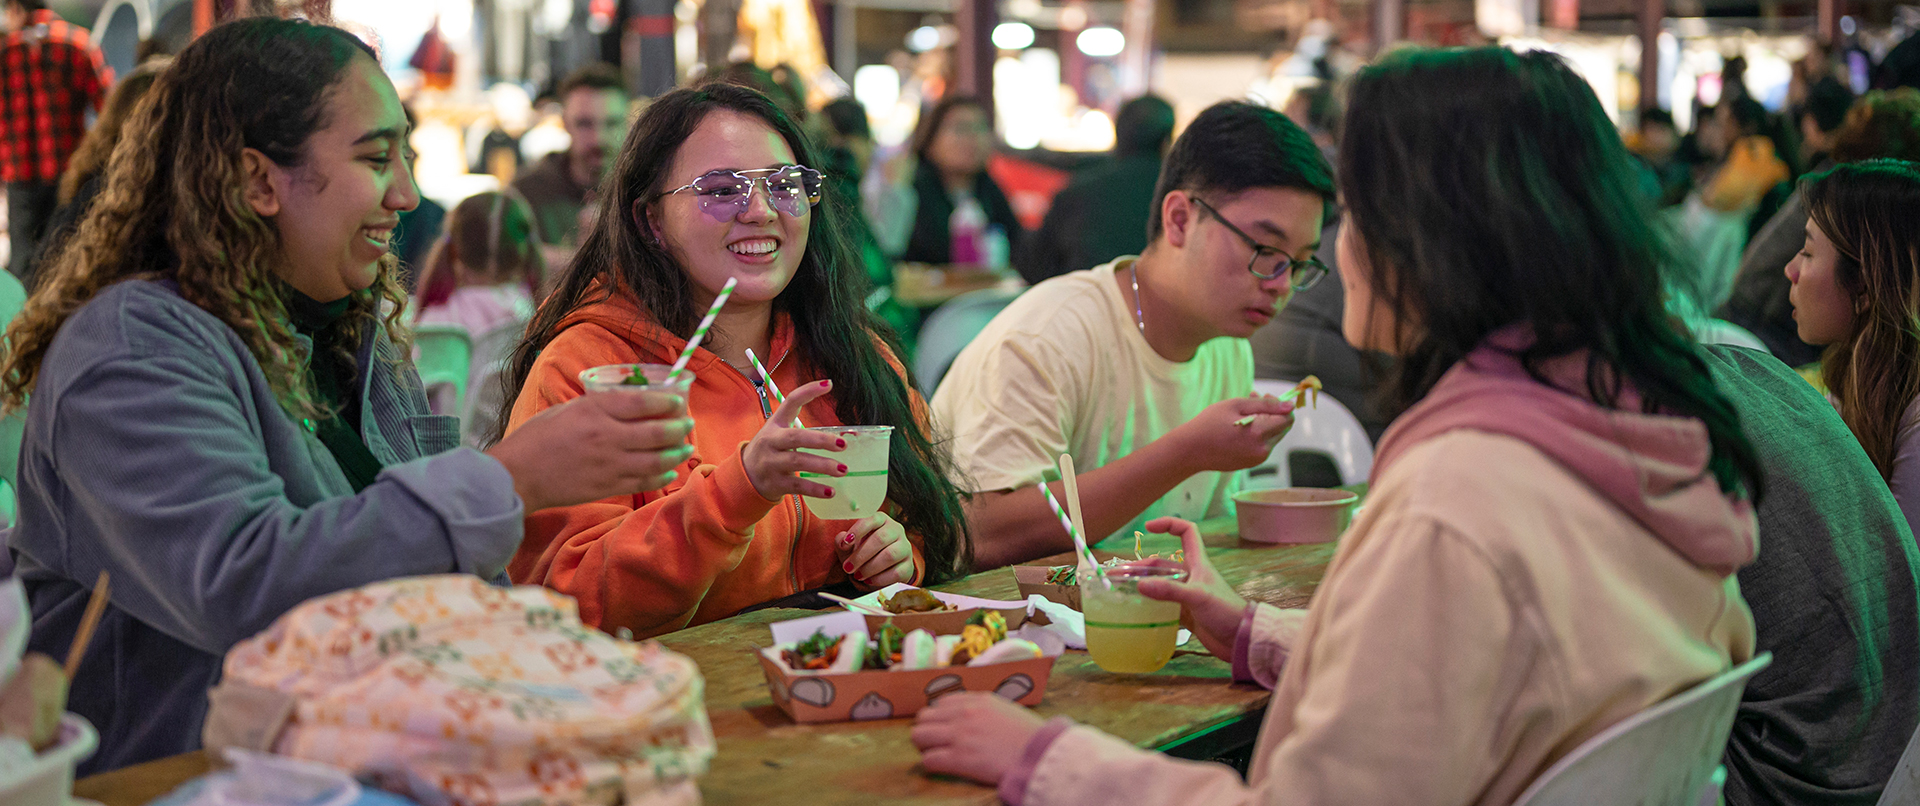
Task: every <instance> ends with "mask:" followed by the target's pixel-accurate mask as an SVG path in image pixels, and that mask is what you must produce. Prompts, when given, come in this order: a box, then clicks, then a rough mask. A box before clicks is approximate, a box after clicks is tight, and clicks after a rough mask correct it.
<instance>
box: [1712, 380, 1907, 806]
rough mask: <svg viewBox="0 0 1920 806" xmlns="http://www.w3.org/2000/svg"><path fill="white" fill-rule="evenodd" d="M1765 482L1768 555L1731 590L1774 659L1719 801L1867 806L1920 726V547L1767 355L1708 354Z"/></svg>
mask: <svg viewBox="0 0 1920 806" xmlns="http://www.w3.org/2000/svg"><path fill="white" fill-rule="evenodd" d="M1706 360H1707V366H1708V368H1709V369H1711V370H1712V373H1713V381H1714V384H1715V385H1716V386H1718V387H1719V389H1720V391H1721V393H1722V394H1724V395H1726V396H1727V398H1728V399H1729V400H1731V401H1732V402H1733V408H1734V411H1735V412H1736V413H1738V414H1739V415H1740V423H1741V425H1742V427H1743V429H1744V431H1745V432H1746V435H1747V438H1748V440H1750V441H1751V442H1752V443H1753V447H1754V450H1755V451H1756V452H1757V453H1758V455H1759V458H1760V466H1761V469H1762V471H1763V472H1764V475H1765V477H1766V489H1767V496H1766V499H1765V500H1763V501H1761V502H1760V505H1759V507H1758V508H1757V509H1756V515H1757V516H1758V520H1759V524H1760V533H1761V534H1762V535H1764V536H1765V537H1766V541H1765V542H1766V550H1764V551H1762V552H1760V557H1759V559H1757V560H1754V562H1753V563H1752V564H1751V565H1748V566H1746V567H1744V568H1742V569H1740V575H1739V576H1740V595H1741V596H1742V597H1744V598H1745V599H1746V601H1747V605H1748V606H1749V607H1750V608H1751V609H1752V610H1753V622H1754V627H1755V628H1756V629H1757V630H1758V632H1759V641H1758V644H1757V646H1756V649H1755V652H1756V653H1758V652H1772V653H1773V664H1772V665H1770V666H1768V667H1767V668H1765V669H1761V670H1760V672H1759V674H1756V675H1754V677H1753V679H1752V680H1749V681H1747V687H1746V692H1745V694H1743V695H1742V696H1741V700H1740V711H1739V715H1738V716H1736V717H1735V718H1734V723H1733V733H1732V735H1731V738H1730V741H1729V743H1728V746H1727V752H1726V761H1725V764H1726V767H1727V785H1726V791H1725V794H1726V802H1727V803H1728V804H1730V806H1762V805H1763V804H1766V805H1768V806H1771V805H1773V804H1780V805H1782V806H1845V805H1847V804H1855V805H1857V806H1874V804H1875V802H1876V801H1878V800H1879V798H1880V790H1881V788H1882V787H1884V786H1885V785H1886V783H1887V781H1888V779H1890V778H1891V777H1892V776H1893V768H1894V765H1895V763H1897V762H1898V761H1899V759H1900V754H1901V753H1902V752H1903V751H1905V750H1906V747H1907V739H1908V737H1910V736H1912V735H1913V730H1914V726H1915V724H1916V723H1917V722H1920V685H1915V681H1916V680H1917V679H1920V613H1917V612H1916V611H1920V593H1916V590H1915V588H1916V585H1920V549H1916V547H1915V545H1914V542H1913V533H1912V532H1911V531H1910V530H1909V529H1908V528H1907V520H1906V518H1905V517H1904V516H1902V515H1901V513H1900V507H1899V505H1898V504H1897V503H1896V502H1895V501H1894V499H1893V496H1892V495H1891V494H1890V493H1889V492H1888V490H1887V485H1886V482H1885V481H1884V480H1882V479H1881V478H1880V473H1879V471H1878V470H1876V469H1875V468H1874V466H1873V462H1872V461H1871V460H1869V459H1868V458H1867V454H1866V452H1865V451H1863V450H1861V449H1860V447H1859V445H1858V443H1856V442H1854V441H1853V439H1852V434H1851V433H1849V432H1848V431H1847V424H1846V422H1845V421H1843V420H1841V419H1840V416H1839V415H1838V414H1837V413H1835V412H1834V410H1833V407H1832V406H1831V405H1828V404H1827V402H1826V401H1825V400H1824V399H1822V398H1821V396H1820V393H1819V392H1817V391H1815V390H1814V388H1813V387H1812V386H1811V385H1809V384H1807V383H1806V381H1804V380H1802V379H1801V378H1800V376H1799V375H1797V374H1795V373H1794V372H1793V370H1791V369H1789V368H1788V367H1787V366H1786V365H1785V364H1782V363H1780V361H1779V360H1778V359H1776V358H1774V357H1772V356H1770V355H1767V354H1766V353H1764V352H1756V351H1752V350H1741V349H1736V348H1733V347H1726V346H1719V345H1709V346H1708V347H1707V348H1706Z"/></svg>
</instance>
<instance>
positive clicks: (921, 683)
mask: <svg viewBox="0 0 1920 806" xmlns="http://www.w3.org/2000/svg"><path fill="white" fill-rule="evenodd" d="M863 621H864V620H863V619H862V618H861V617H860V614H858V613H853V612H845V613H830V614H828V615H824V616H813V617H810V618H803V619H794V620H792V621H783V622H779V623H777V624H773V625H770V626H771V627H772V629H773V634H774V643H775V646H774V647H768V648H764V649H761V650H759V652H758V653H757V654H758V656H759V658H760V668H761V671H763V672H764V673H765V674H766V678H767V690H768V691H769V692H770V693H772V695H773V702H774V704H775V705H778V706H779V707H780V710H782V711H785V712H786V713H787V716H789V717H792V718H793V721H795V722H801V723H809V722H846V721H849V720H852V721H863V720H873V719H892V718H895V717H904V716H912V715H913V714H915V713H918V712H919V711H920V709H921V708H924V707H926V706H927V704H928V703H931V702H933V701H934V700H937V699H939V698H941V697H944V696H946V695H948V694H953V693H955V692H959V691H991V692H993V693H995V694H998V695H1000V696H1002V697H1005V698H1007V699H1009V700H1012V701H1014V702H1017V703H1020V704H1021V705H1029V706H1031V705H1038V704H1039V703H1040V700H1041V698H1042V697H1043V696H1044V695H1045V694H1046V689H1047V679H1048V677H1050V676H1051V675H1052V674H1053V661H1054V658H1056V657H1059V654H1060V651H1061V649H1060V648H1059V647H1057V646H1055V647H1053V648H1051V649H1048V650H1047V651H1048V654H1047V655H1046V656H1044V657H1039V658H1028V659H1026V660H1018V661H1009V662H1007V663H996V664H992V665H989V666H945V667H939V668H933V669H915V670H912V671H866V672H846V673H840V674H821V673H796V672H793V671H791V670H789V669H787V667H786V664H784V663H782V662H781V661H780V650H779V648H778V647H779V645H782V644H787V643H790V642H792V641H797V640H800V639H803V638H805V637H807V636H809V635H812V634H813V632H814V630H816V629H819V630H824V631H825V632H826V633H827V634H828V635H834V634H839V635H845V634H846V633H847V632H853V631H858V630H859V629H860V625H862V623H863ZM896 623H897V622H896ZM903 629H904V627H903ZM929 632H932V631H931V630H929ZM955 632H958V631H957V630H956V631H955ZM935 634H937V635H938V634H946V633H935ZM1044 646H1045V645H1043V647H1044Z"/></svg>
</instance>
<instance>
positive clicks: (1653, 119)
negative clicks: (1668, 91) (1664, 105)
mask: <svg viewBox="0 0 1920 806" xmlns="http://www.w3.org/2000/svg"><path fill="white" fill-rule="evenodd" d="M1649 125H1658V126H1665V127H1667V128H1669V129H1676V128H1679V127H1677V126H1675V125H1674V123H1673V113H1672V112H1668V111H1667V110H1665V109H1660V108H1657V107H1656V108H1654V109H1646V110H1642V111H1641V112H1640V126H1641V128H1645V127H1647V126H1649Z"/></svg>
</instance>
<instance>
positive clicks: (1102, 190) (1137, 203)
mask: <svg viewBox="0 0 1920 806" xmlns="http://www.w3.org/2000/svg"><path fill="white" fill-rule="evenodd" d="M1113 134H1114V142H1113V155H1112V156H1111V157H1109V158H1107V159H1106V160H1104V161H1102V162H1100V163H1099V164H1096V165H1094V166H1093V167H1092V168H1089V169H1087V170H1085V171H1083V172H1081V173H1080V174H1079V175H1078V176H1075V177H1074V178H1073V181H1072V182H1071V183H1069V184H1068V185H1067V186H1066V187H1065V188H1063V189H1061V191H1060V192H1059V193H1058V194H1055V195H1054V197H1053V206H1051V207H1049V208H1047V217H1046V219H1045V220H1043V221H1042V222H1041V223H1040V229H1038V230H1035V232H1034V236H1033V237H1032V238H1029V239H1027V244H1026V248H1025V249H1023V250H1021V253H1020V260H1019V264H1020V276H1021V277H1024V278H1026V281H1027V282H1029V283H1034V284H1038V283H1040V282H1041V281H1043V280H1047V279H1049V278H1053V277H1058V276H1060V275H1062V274H1066V273H1067V272H1070V271H1079V270H1081V269H1085V268H1088V267H1092V266H1098V265H1100V264H1102V263H1106V262H1108V261H1111V260H1113V259H1114V258H1117V257H1120V256H1122V255H1137V254H1140V253H1141V252H1142V251H1144V250H1145V249H1146V248H1147V214H1148V213H1149V212H1151V211H1152V210H1153V189H1154V183H1155V182H1157V181H1158V180H1159V179H1160V159H1161V156H1162V155H1164V154H1166V153H1167V146H1168V145H1170V144H1171V143H1172V142H1173V106H1172V105H1171V104H1169V103H1167V102H1166V100H1165V99H1163V98H1161V97H1159V96H1157V95H1143V96H1141V97H1139V98H1135V99H1133V100H1131V101H1128V102H1126V103H1124V104H1121V105H1120V113H1119V114H1118V115H1116V116H1114V120H1113Z"/></svg>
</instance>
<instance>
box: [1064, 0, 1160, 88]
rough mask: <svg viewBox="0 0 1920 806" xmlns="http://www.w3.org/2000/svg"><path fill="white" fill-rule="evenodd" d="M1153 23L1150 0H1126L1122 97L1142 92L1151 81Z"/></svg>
mask: <svg viewBox="0 0 1920 806" xmlns="http://www.w3.org/2000/svg"><path fill="white" fill-rule="evenodd" d="M1153 23H1154V2H1153V0H1127V4H1126V16H1125V17H1124V18H1123V19H1122V21H1121V25H1120V29H1121V33H1122V34H1124V35H1125V36H1126V39H1127V50H1126V52H1125V53H1122V54H1120V94H1121V96H1123V97H1126V98H1131V97H1134V96H1136V95H1141V94H1144V93H1145V92H1146V91H1147V89H1148V88H1149V85H1151V84H1152V83H1153ZM1076 49H1077V48H1076Z"/></svg>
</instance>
